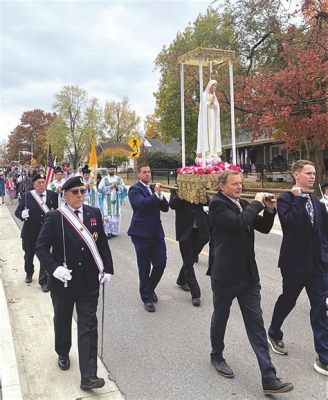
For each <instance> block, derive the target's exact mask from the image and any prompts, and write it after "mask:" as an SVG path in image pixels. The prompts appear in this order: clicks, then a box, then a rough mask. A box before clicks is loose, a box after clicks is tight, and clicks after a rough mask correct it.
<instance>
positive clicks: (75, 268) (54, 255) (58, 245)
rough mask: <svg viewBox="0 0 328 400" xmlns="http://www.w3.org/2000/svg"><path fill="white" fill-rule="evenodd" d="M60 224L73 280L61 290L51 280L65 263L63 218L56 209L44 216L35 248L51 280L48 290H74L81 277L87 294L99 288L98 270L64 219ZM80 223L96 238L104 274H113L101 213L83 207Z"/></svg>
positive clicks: (54, 279) (81, 241) (59, 286)
mask: <svg viewBox="0 0 328 400" xmlns="http://www.w3.org/2000/svg"><path fill="white" fill-rule="evenodd" d="M63 223H64V234H65V249H66V262H67V266H68V269H71V270H72V280H71V281H69V282H68V287H67V288H64V285H63V283H62V282H61V281H59V280H58V279H56V278H55V277H53V272H54V271H55V269H56V268H57V267H58V266H60V265H63V261H64V250H63V231H62V216H61V213H60V211H59V210H56V211H52V212H49V213H47V214H46V217H45V220H44V224H43V226H42V229H41V232H40V235H39V239H38V241H37V244H36V249H35V252H36V255H37V256H38V258H39V260H40V263H41V264H42V265H44V266H45V268H46V269H47V271H48V273H49V275H50V277H51V283H50V288H51V290H55V291H61V290H74V288H76V287H78V286H79V282H80V279H81V276H82V274H83V279H84V282H87V288H88V289H89V290H90V291H92V290H97V288H99V281H98V274H99V270H98V267H97V265H96V263H95V261H94V259H93V257H92V256H91V253H90V251H89V249H88V247H87V246H86V244H85V243H84V241H83V240H82V239H81V237H80V236H78V234H77V233H76V232H75V230H74V228H72V227H71V226H70V225H69V223H68V222H67V221H66V219H65V218H64V217H63ZM83 223H84V225H85V226H86V227H87V228H88V230H89V231H90V232H91V234H93V236H94V237H95V238H96V245H97V248H98V250H99V253H100V256H101V258H102V260H103V263H104V270H105V272H106V273H110V274H113V273H114V270H113V261H112V256H111V252H110V249H109V246H108V240H107V238H106V235H105V232H104V228H103V223H102V217H101V213H100V210H99V209H98V208H94V207H89V206H87V205H83Z"/></svg>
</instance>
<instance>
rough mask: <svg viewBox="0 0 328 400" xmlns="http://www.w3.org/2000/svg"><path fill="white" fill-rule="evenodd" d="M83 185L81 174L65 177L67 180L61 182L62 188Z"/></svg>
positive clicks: (67, 188) (66, 188)
mask: <svg viewBox="0 0 328 400" xmlns="http://www.w3.org/2000/svg"><path fill="white" fill-rule="evenodd" d="M81 186H84V183H83V180H82V176H73V177H72V178H69V179H67V181H66V182H65V183H64V184H63V186H62V190H69V189H72V188H74V187H81Z"/></svg>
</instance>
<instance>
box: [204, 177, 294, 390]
mask: <svg viewBox="0 0 328 400" xmlns="http://www.w3.org/2000/svg"><path fill="white" fill-rule="evenodd" d="M218 182H219V192H218V194H217V195H215V196H214V197H213V199H212V200H211V203H210V208H209V220H210V229H211V233H210V235H211V238H210V256H209V270H208V274H209V275H210V276H211V285H212V291H213V305H214V311H213V315H212V321H211V345H212V352H211V362H212V364H213V365H214V367H215V369H216V370H217V372H218V373H219V374H220V375H222V376H224V377H226V378H233V377H234V373H233V371H232V369H231V368H230V367H229V365H228V364H227V363H226V361H225V360H224V358H223V349H224V334H225V330H226V326H227V322H228V318H229V313H230V307H231V304H232V301H233V300H234V298H235V297H236V298H237V300H238V303H239V307H240V310H241V313H242V316H243V319H244V324H245V327H246V331H247V336H248V339H249V341H250V343H251V345H252V348H253V350H254V352H255V354H256V357H257V360H258V363H259V367H260V371H261V375H262V386H263V390H264V393H265V394H274V393H285V392H289V391H290V390H292V389H293V385H292V384H291V383H284V382H282V381H281V380H280V379H278V378H277V376H276V370H275V368H274V366H273V365H272V363H271V359H270V354H269V346H268V342H267V338H266V332H265V329H264V323H263V318H262V310H261V294H260V289H261V287H260V283H259V274H258V270H257V265H256V261H255V252H254V229H256V230H258V231H259V232H262V233H269V232H270V230H271V228H272V225H273V221H274V216H275V203H276V202H275V200H274V196H273V195H270V194H268V193H257V194H256V196H255V200H254V201H252V202H251V203H248V202H247V201H245V200H242V199H240V196H241V191H242V177H241V175H240V173H238V172H235V171H231V170H227V171H224V172H222V173H221V174H220V175H219V178H218ZM263 209H264V213H263V216H260V215H259V213H260V212H261V211H263Z"/></svg>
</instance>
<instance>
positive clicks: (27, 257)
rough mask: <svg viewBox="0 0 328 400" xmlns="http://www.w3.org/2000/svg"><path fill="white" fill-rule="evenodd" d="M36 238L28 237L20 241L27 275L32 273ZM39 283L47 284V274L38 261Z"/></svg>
mask: <svg viewBox="0 0 328 400" xmlns="http://www.w3.org/2000/svg"><path fill="white" fill-rule="evenodd" d="M37 240H38V238H37V237H36V238H34V237H32V238H30V239H29V240H26V239H25V240H24V239H23V241H22V246H23V250H24V252H25V254H24V269H25V272H26V274H27V275H31V276H32V275H33V274H34V263H33V260H34V256H35V246H36V242H37ZM38 280H39V284H40V285H41V286H42V285H45V284H47V274H46V269H45V267H44V266H43V265H42V264H41V263H40V271H39V279H38Z"/></svg>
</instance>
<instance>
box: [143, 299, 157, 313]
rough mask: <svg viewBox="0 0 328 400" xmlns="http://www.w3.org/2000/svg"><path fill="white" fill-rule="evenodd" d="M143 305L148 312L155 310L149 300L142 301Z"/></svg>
mask: <svg viewBox="0 0 328 400" xmlns="http://www.w3.org/2000/svg"><path fill="white" fill-rule="evenodd" d="M144 307H145V310H146V311H148V312H155V306H154V304H153V303H152V302H151V301H149V302H147V303H144Z"/></svg>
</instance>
